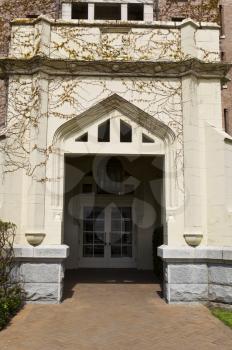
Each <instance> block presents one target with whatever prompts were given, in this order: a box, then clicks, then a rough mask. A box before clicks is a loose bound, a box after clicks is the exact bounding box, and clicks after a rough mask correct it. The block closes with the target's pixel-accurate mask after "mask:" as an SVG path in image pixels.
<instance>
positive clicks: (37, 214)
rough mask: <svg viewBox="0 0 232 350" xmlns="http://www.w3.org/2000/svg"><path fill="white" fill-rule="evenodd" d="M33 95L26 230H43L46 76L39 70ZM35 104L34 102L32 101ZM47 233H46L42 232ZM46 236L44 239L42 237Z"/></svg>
mask: <svg viewBox="0 0 232 350" xmlns="http://www.w3.org/2000/svg"><path fill="white" fill-rule="evenodd" d="M32 85H33V87H32V90H34V94H33V95H34V96H33V98H35V99H38V101H37V106H38V109H36V108H35V109H34V111H32V114H33V113H34V115H32V117H34V119H35V120H36V123H35V125H34V124H33V123H31V130H30V143H31V153H30V164H31V174H29V176H28V177H27V178H26V179H25V184H24V186H25V187H26V197H27V213H26V216H27V219H26V222H25V231H26V232H27V233H46V232H44V229H45V227H44V226H45V193H46V159H47V158H46V153H47V120H48V119H47V109H48V78H47V75H46V74H43V73H40V74H38V75H37V76H35V77H34V79H33V81H32ZM35 105H36V104H35ZM46 234H47V233H46ZM45 239H46V238H45Z"/></svg>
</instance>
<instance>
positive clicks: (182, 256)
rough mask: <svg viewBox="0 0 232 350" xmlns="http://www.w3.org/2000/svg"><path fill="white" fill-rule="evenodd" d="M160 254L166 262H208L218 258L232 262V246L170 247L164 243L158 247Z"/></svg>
mask: <svg viewBox="0 0 232 350" xmlns="http://www.w3.org/2000/svg"><path fill="white" fill-rule="evenodd" d="M158 256H159V257H160V258H161V259H162V260H164V261H165V262H177V261H180V262H191V261H194V262H201V261H204V262H207V261H211V260H217V262H221V263H223V262H224V261H227V262H230V261H231V263H232V247H212V246H208V247H206V246H205V247H204V246H202V247H197V248H191V247H168V246H166V245H162V246H160V247H158Z"/></svg>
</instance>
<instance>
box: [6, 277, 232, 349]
mask: <svg viewBox="0 0 232 350" xmlns="http://www.w3.org/2000/svg"><path fill="white" fill-rule="evenodd" d="M0 349H1V350H59V349H62V350H66V349H67V350H105V349H107V350H114V349H115V350H131V349H133V350H155V349H159V350H169V349H171V350H172V349H178V350H182V349H183V350H193V349H194V350H196V349H199V350H206V349H207V350H211V349H212V350H213V349H215V350H216V349H217V350H218V349H220V350H221V349H222V350H227V349H228V350H231V349H232V330H230V329H229V328H227V327H226V326H224V325H223V324H222V323H221V322H220V321H219V320H217V319H216V318H214V317H213V316H212V315H211V314H210V312H209V311H208V310H207V308H205V307H204V306H201V305H195V306H193V305H192V306H186V305H167V304H165V302H164V301H163V300H162V299H161V298H160V286H159V284H158V283H157V281H154V279H153V276H152V275H151V274H150V273H141V272H137V271H130V273H129V271H127V270H125V271H123V272H121V271H116V270H115V271H112V270H108V271H106V272H104V271H96V272H93V271H89V270H87V271H79V272H73V273H72V274H71V275H70V276H69V279H68V281H66V291H65V300H64V301H63V303H62V304H60V305H32V304H30V305H26V306H25V308H24V309H23V310H22V311H21V312H20V313H19V314H18V315H17V316H16V317H15V318H14V319H13V320H12V322H11V324H10V326H9V327H7V328H6V329H5V330H4V331H2V332H1V333H0Z"/></svg>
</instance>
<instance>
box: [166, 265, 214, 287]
mask: <svg viewBox="0 0 232 350" xmlns="http://www.w3.org/2000/svg"><path fill="white" fill-rule="evenodd" d="M168 282H169V283H171V284H178V283H179V284H207V283H208V268H207V265H206V264H170V265H169V266H168Z"/></svg>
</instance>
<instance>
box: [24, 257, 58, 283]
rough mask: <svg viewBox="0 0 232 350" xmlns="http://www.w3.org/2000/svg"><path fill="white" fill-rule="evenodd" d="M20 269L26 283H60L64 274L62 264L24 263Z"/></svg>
mask: <svg viewBox="0 0 232 350" xmlns="http://www.w3.org/2000/svg"><path fill="white" fill-rule="evenodd" d="M19 271H20V272H19V275H20V277H21V280H22V281H24V282H25V283H59V282H61V281H62V280H63V276H64V273H63V268H62V266H61V264H51V263H46V264H45V263H42V264H41V263H37V264H36V263H29V262H28V263H22V264H21V266H20V268H19Z"/></svg>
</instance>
